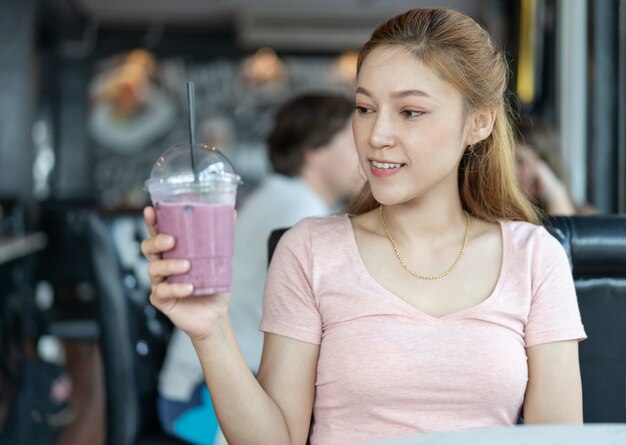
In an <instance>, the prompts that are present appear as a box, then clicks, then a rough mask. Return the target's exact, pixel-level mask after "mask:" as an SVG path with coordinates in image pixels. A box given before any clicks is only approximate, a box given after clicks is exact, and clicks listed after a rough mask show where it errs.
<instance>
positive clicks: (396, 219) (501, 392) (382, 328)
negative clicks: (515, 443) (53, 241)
mask: <svg viewBox="0 0 626 445" xmlns="http://www.w3.org/2000/svg"><path fill="white" fill-rule="evenodd" d="M508 72H509V70H508V67H507V64H506V58H505V57H504V55H503V53H502V51H501V50H500V49H499V48H498V46H497V45H496V43H495V42H494V41H493V39H492V38H491V36H490V35H489V34H488V32H487V31H486V30H485V29H484V28H483V27H482V26H481V25H480V24H479V23H477V22H476V21H475V20H473V19H472V18H470V17H467V16H466V15H464V14H462V13H460V12H458V11H454V10H450V9H445V8H417V9H412V10H410V11H407V12H405V13H402V14H399V15H397V16H394V17H392V18H390V19H389V20H387V21H386V22H385V23H383V24H382V25H380V26H379V27H378V28H377V29H376V30H375V31H374V32H373V34H372V36H371V37H370V39H369V40H368V41H367V42H366V43H365V44H364V46H363V47H362V48H361V52H360V53H359V59H358V63H357V76H356V80H357V88H356V91H355V93H356V95H355V102H356V109H355V112H354V115H353V121H352V130H353V133H354V138H355V145H356V149H357V153H358V156H359V162H360V165H361V167H362V169H363V171H364V173H365V175H366V178H367V181H366V184H365V186H364V187H363V189H362V190H361V192H360V193H359V196H358V198H357V199H356V200H355V201H354V202H353V203H352V204H351V205H350V206H349V208H348V211H347V212H348V213H347V214H343V215H334V216H328V217H324V218H305V219H304V220H302V221H300V222H299V223H298V224H296V225H295V226H294V227H292V228H291V229H290V230H289V231H287V232H286V233H285V234H284V235H283V236H282V238H281V240H280V242H279V243H278V245H277V247H276V251H275V252H274V254H273V257H272V261H271V263H270V266H269V269H268V273H267V280H266V285H265V293H264V306H263V321H262V323H261V330H262V331H263V332H264V333H265V337H264V345H263V354H262V359H261V364H260V367H259V372H258V374H257V375H256V376H255V375H253V374H252V373H251V372H250V370H249V369H248V367H247V366H246V364H245V360H244V359H243V355H242V353H241V350H240V347H239V346H238V343H237V340H236V338H235V336H234V335H233V329H232V327H231V326H232V321H231V314H230V308H229V300H230V294H228V293H221V294H214V295H205V296H193V297H191V296H190V295H191V293H192V292H193V286H192V285H190V284H189V283H187V284H181V283H168V282H166V281H165V279H166V277H168V276H170V275H176V274H181V273H185V272H186V271H187V270H188V269H189V267H190V265H189V262H188V261H187V260H186V259H177V260H169V261H166V260H162V259H161V258H160V255H161V254H162V253H163V252H166V251H168V250H170V249H172V248H173V246H174V244H175V242H174V240H173V239H172V237H171V236H169V235H168V234H165V233H158V230H157V225H156V223H157V221H155V218H154V212H153V210H152V209H151V208H147V209H146V210H145V214H144V216H145V221H146V225H147V227H148V230H149V233H150V239H148V240H145V241H144V242H143V243H142V252H143V253H144V255H146V257H147V258H148V259H149V261H150V268H149V270H150V278H151V282H152V286H153V287H152V289H153V291H152V294H151V296H150V301H151V302H152V303H153V304H154V305H155V306H156V307H157V308H158V309H159V310H161V311H163V313H164V314H166V315H167V316H168V317H169V318H170V319H171V320H172V322H173V323H175V324H176V325H177V326H178V327H179V328H180V329H182V330H184V331H185V332H187V334H188V335H189V336H190V338H191V339H192V343H193V346H194V349H195V351H196V354H197V355H198V358H199V360H200V362H201V363H202V369H203V371H204V377H205V379H206V382H207V385H208V387H209V388H210V390H211V396H212V397H213V402H214V407H215V410H216V412H217V416H218V418H219V421H220V427H221V428H222V430H223V431H224V436H225V437H226V438H227V439H228V443H229V444H230V445H249V444H255V445H264V444H267V445H303V444H305V443H306V442H307V439H309V440H310V443H311V445H331V444H332V445H342V444H346V445H347V444H364V443H368V442H372V441H376V440H378V441H381V440H389V439H394V438H400V437H407V436H414V435H418V434H425V433H433V432H443V431H452V430H462V429H474V428H493V427H498V426H511V427H514V425H516V423H517V421H518V418H519V416H520V414H522V413H523V416H524V422H525V423H526V424H539V423H578V424H580V423H582V420H583V419H582V413H583V410H582V389H581V379H580V370H579V363H578V342H579V341H581V340H583V339H585V338H586V334H585V330H584V326H583V325H582V322H581V319H580V312H579V309H578V303H577V299H576V291H575V287H574V280H573V278H572V273H571V270H570V266H569V262H568V259H567V254H566V253H565V250H564V249H563V247H562V246H561V244H560V243H559V242H558V241H557V240H556V239H555V238H554V237H553V236H551V235H550V233H549V232H548V231H547V230H546V229H545V228H544V227H542V226H541V225H540V222H541V220H540V218H539V215H538V213H537V210H536V209H535V207H534V206H533V204H532V203H531V202H530V201H529V200H528V199H527V198H526V196H525V195H524V194H523V193H522V191H521V190H520V188H519V184H518V181H517V179H516V177H515V170H514V168H515V165H514V155H515V153H514V149H515V147H514V138H513V132H512V129H511V125H510V120H509V115H508V113H507V109H508V105H507V102H506V96H507V92H506V88H507V84H508V78H507V74H508ZM311 418H313V421H312V422H311Z"/></svg>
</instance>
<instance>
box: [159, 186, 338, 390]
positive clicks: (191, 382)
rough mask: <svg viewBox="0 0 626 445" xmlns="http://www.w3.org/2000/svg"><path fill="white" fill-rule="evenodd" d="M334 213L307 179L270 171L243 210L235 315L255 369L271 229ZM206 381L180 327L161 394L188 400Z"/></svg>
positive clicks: (240, 338) (243, 345) (240, 339)
mask: <svg viewBox="0 0 626 445" xmlns="http://www.w3.org/2000/svg"><path fill="white" fill-rule="evenodd" d="M330 212H331V209H330V208H329V207H328V206H327V205H326V203H325V202H324V201H323V200H322V199H321V197H319V196H318V195H317V194H315V192H313V190H311V189H310V188H309V187H308V186H307V185H306V184H305V183H304V182H303V181H302V180H300V179H297V178H289V177H287V176H283V175H278V174H272V175H269V176H268V177H267V178H266V179H265V181H264V182H263V184H262V185H261V186H260V187H259V188H258V189H257V190H256V191H255V192H254V193H253V194H252V195H251V196H250V197H249V198H248V200H247V201H246V202H245V204H244V205H243V207H242V208H241V210H240V211H239V212H238V215H237V223H236V225H235V251H234V257H233V286H232V292H231V300H230V306H229V314H230V318H231V322H232V325H233V329H234V331H235V335H236V337H237V341H238V343H239V346H240V348H241V352H242V353H243V356H244V358H245V360H246V363H247V364H248V366H249V367H250V369H251V370H252V372H254V373H255V374H256V372H257V371H258V368H259V362H260V360H261V351H262V348H263V333H262V332H261V331H259V325H260V323H261V316H262V312H263V288H264V285H265V274H266V271H267V241H268V238H269V236H270V233H271V232H272V231H273V230H275V229H279V228H287V227H291V226H293V225H294V224H295V223H297V222H298V221H300V220H301V219H302V218H305V217H307V216H325V215H328V214H329V213H330ZM202 380H203V375H202V368H201V367H200V362H199V361H198V358H197V356H196V353H195V350H194V349H193V346H192V344H191V341H190V339H189V337H188V336H187V334H185V333H184V332H182V331H181V330H179V329H175V330H174V333H173V334H172V338H171V339H170V343H169V345H168V349H167V354H166V357H165V362H164V364H163V368H162V370H161V375H160V379H159V392H160V394H161V395H162V396H163V397H165V398H168V399H172V400H188V399H189V398H190V397H191V393H192V392H193V390H194V388H195V387H196V386H197V385H198V384H199V383H200V382H201V381H202Z"/></svg>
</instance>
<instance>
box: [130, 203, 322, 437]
mask: <svg viewBox="0 0 626 445" xmlns="http://www.w3.org/2000/svg"><path fill="white" fill-rule="evenodd" d="M144 216H145V220H146V225H147V227H148V230H149V233H150V238H149V239H147V240H144V241H143V243H142V246H141V250H142V252H143V253H144V255H145V256H146V258H147V259H148V261H149V266H148V273H149V275H150V281H151V284H152V293H151V295H150V301H151V302H152V304H153V305H154V306H155V307H157V308H158V309H159V310H160V311H162V312H163V313H164V314H165V315H167V316H168V317H169V318H170V320H172V322H173V323H174V324H175V325H176V326H178V327H179V328H180V329H182V330H183V331H185V332H186V333H187V335H189V337H190V338H191V341H192V343H193V345H194V347H195V349H196V353H197V355H198V358H199V360H200V364H201V365H202V369H203V372H204V376H205V379H206V382H207V385H208V387H209V391H210V394H211V399H212V402H213V406H214V408H215V411H216V414H217V417H218V420H219V423H220V427H221V428H222V431H223V433H224V435H225V437H226V439H227V440H228V443H229V444H230V445H240V444H241V445H249V444H255V445H263V444H271V445H303V444H304V443H306V438H307V434H308V430H309V424H310V421H311V410H312V406H313V394H314V391H315V374H316V370H317V356H318V351H319V346H317V345H314V344H310V343H305V342H301V341H297V340H291V339H289V338H286V337H281V336H278V335H267V336H266V342H265V343H266V344H265V346H264V352H263V359H262V361H261V376H262V379H260V380H261V382H262V384H263V386H261V385H260V384H259V382H257V380H256V379H255V378H254V376H253V375H252V372H251V371H250V369H249V368H248V365H247V364H246V362H245V360H244V358H243V356H242V354H241V351H240V349H239V346H238V344H237V341H236V340H235V336H234V334H233V330H232V327H231V324H230V318H229V313H228V300H229V298H230V295H229V294H216V295H205V296H192V295H191V292H192V288H191V287H190V286H188V285H186V284H181V283H168V282H167V281H166V278H167V277H168V276H170V275H177V274H181V273H185V272H187V271H188V270H189V267H190V264H189V261H187V260H172V259H169V260H164V259H162V254H163V253H164V252H167V251H168V250H171V249H173V248H174V244H175V240H174V238H173V237H171V236H168V235H165V234H159V233H158V231H157V227H156V214H155V212H154V209H152V208H151V207H149V208H146V210H145V212H144Z"/></svg>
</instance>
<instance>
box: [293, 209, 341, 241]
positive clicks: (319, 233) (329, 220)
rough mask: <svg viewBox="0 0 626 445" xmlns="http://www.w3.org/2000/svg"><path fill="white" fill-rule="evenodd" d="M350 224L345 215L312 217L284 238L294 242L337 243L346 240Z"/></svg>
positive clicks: (303, 220) (297, 225)
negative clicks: (339, 240)
mask: <svg viewBox="0 0 626 445" xmlns="http://www.w3.org/2000/svg"><path fill="white" fill-rule="evenodd" d="M349 224H350V222H349V220H348V217H347V215H345V214H338V215H331V216H310V217H307V218H303V219H301V220H300V221H298V222H297V223H296V224H294V226H293V227H291V228H290V229H289V230H288V231H287V232H286V233H285V234H284V235H283V238H285V239H286V240H291V241H292V242H294V241H295V242H304V241H308V242H309V243H310V242H313V241H315V242H316V243H319V242H335V241H336V240H337V239H340V238H345V234H346V229H347V228H348V227H349Z"/></svg>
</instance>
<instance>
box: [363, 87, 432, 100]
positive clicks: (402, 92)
mask: <svg viewBox="0 0 626 445" xmlns="http://www.w3.org/2000/svg"><path fill="white" fill-rule="evenodd" d="M356 94H363V95H365V96H368V97H372V94H371V93H370V92H369V91H368V90H366V89H365V88H363V87H357V89H356ZM407 96H421V97H426V98H431V95H430V94H428V93H427V92H425V91H423V90H416V89H411V90H400V91H394V92H393V93H391V97H393V98H401V97H407Z"/></svg>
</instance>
